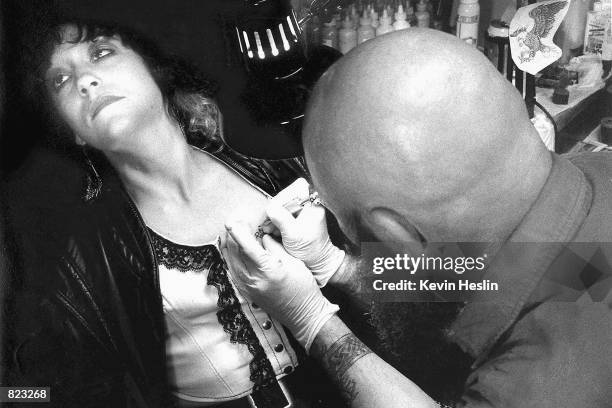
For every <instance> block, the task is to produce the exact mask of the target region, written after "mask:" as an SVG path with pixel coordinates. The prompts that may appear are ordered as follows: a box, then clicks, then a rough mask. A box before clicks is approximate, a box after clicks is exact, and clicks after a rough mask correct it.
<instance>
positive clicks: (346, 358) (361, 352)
mask: <svg viewBox="0 0 612 408" xmlns="http://www.w3.org/2000/svg"><path fill="white" fill-rule="evenodd" d="M370 353H372V350H370V349H369V348H368V347H367V346H366V345H365V344H363V343H362V342H361V341H360V340H359V339H358V338H357V337H356V336H355V335H354V334H353V333H348V334H345V335H344V336H342V337H340V338H339V339H338V340H337V341H336V342H334V344H332V345H331V346H329V347H327V348H326V347H325V346H322V347H321V346H317V347H315V345H314V344H313V348H312V349H311V354H312V355H313V356H315V357H317V358H319V359H320V360H321V362H322V364H323V368H324V369H325V370H326V371H327V372H328V373H329V375H330V376H331V377H332V379H333V380H334V381H335V382H336V383H337V384H338V385H339V387H340V391H341V392H342V395H343V396H344V398H346V400H347V401H348V402H349V403H351V402H352V401H354V400H355V398H356V397H357V395H358V391H357V389H356V388H357V384H356V383H355V380H353V379H351V378H350V376H348V375H347V371H348V369H349V368H351V367H352V366H353V365H354V364H355V363H356V362H357V360H359V359H360V358H361V357H363V356H365V355H368V354H370Z"/></svg>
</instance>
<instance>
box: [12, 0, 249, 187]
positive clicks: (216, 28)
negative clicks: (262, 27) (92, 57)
mask: <svg viewBox="0 0 612 408" xmlns="http://www.w3.org/2000/svg"><path fill="white" fill-rule="evenodd" d="M241 5H242V1H240V0H174V1H158V0H154V1H150V0H149V1H147V0H127V1H126V0H104V1H86V0H4V1H0V12H1V15H2V21H3V23H4V24H3V25H4V35H3V36H2V39H3V41H2V45H1V47H0V52H1V56H0V61H3V64H0V69H1V68H2V65H4V67H3V68H4V69H2V70H1V72H2V73H3V74H4V75H3V76H4V83H3V84H2V76H0V95H2V96H3V98H2V105H3V106H4V113H3V114H2V110H1V109H0V120H1V121H2V124H1V133H0V135H1V139H0V152H1V154H0V163H1V165H0V167H1V168H0V174H4V175H5V176H6V175H7V174H9V173H11V172H13V171H14V170H15V169H17V168H18V167H19V166H20V165H21V164H22V163H23V162H24V160H25V158H26V156H27V154H28V153H29V152H30V151H31V149H32V148H33V147H34V146H36V145H38V144H41V143H43V144H44V143H45V131H46V130H45V124H44V123H41V118H40V115H39V114H38V113H37V112H36V111H35V108H34V107H33V105H32V103H31V102H30V101H29V100H28V96H27V91H26V89H25V88H26V86H25V84H26V73H27V62H26V60H25V56H26V55H27V54H28V53H29V52H36V50H35V49H34V50H33V49H32V46H33V44H35V43H36V41H35V39H36V36H37V34H38V33H39V32H40V27H42V26H43V25H44V24H45V23H46V22H47V21H49V20H50V19H52V18H55V17H57V16H63V17H67V18H77V19H92V20H96V21H104V22H114V23H118V24H120V25H123V26H126V27H130V28H132V29H135V30H136V31H139V32H141V33H142V34H144V35H146V36H147V37H149V38H151V39H152V40H154V41H155V42H156V43H157V44H158V45H159V46H160V47H161V48H162V50H163V51H164V52H166V53H167V54H176V55H179V56H181V57H183V58H186V59H188V60H190V61H192V62H195V63H196V64H197V65H198V66H199V67H200V69H201V70H202V71H204V72H205V73H206V74H208V75H209V76H210V77H211V78H213V79H215V80H217V81H219V82H221V86H223V85H222V83H223V82H224V81H225V82H227V81H233V80H235V77H232V75H230V74H231V72H229V74H228V71H231V70H232V69H234V70H235V69H237V67H236V64H237V58H238V57H237V54H236V53H235V51H236V50H234V49H233V48H232V47H231V45H228V38H227V36H226V35H225V34H224V32H223V30H222V29H221V24H220V19H222V18H225V17H223V16H228V15H230V16H231V15H233V13H235V11H236V10H238V9H239V8H240V6H241ZM3 88H4V89H3Z"/></svg>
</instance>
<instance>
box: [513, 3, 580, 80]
mask: <svg viewBox="0 0 612 408" xmlns="http://www.w3.org/2000/svg"><path fill="white" fill-rule="evenodd" d="M568 6H569V0H562V1H549V2H543V3H538V4H537V5H530V6H527V7H523V8H521V9H519V10H517V13H516V15H515V17H514V19H513V20H512V22H511V24H510V46H511V49H512V57H513V59H514V61H515V63H516V64H517V66H518V67H519V68H520V69H522V70H524V71H527V72H529V73H531V74H535V73H537V72H538V71H540V70H541V69H542V68H544V67H546V66H547V65H550V64H551V63H552V62H554V61H556V60H557V59H558V58H559V57H561V50H560V49H559V47H557V46H556V45H555V44H554V43H553V42H552V37H553V35H554V34H555V32H556V31H557V29H558V28H559V25H560V24H561V21H562V20H563V18H564V17H565V14H566V13H567V8H568Z"/></svg>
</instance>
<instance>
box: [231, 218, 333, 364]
mask: <svg viewBox="0 0 612 408" xmlns="http://www.w3.org/2000/svg"><path fill="white" fill-rule="evenodd" d="M226 228H227V230H228V233H229V235H230V236H231V238H232V239H228V248H229V250H230V251H232V250H233V251H241V253H242V254H243V255H244V256H243V257H241V260H242V262H243V263H244V265H243V267H240V266H239V265H232V264H231V263H232V262H237V261H236V259H240V257H227V258H228V262H230V271H231V272H230V273H231V277H232V280H233V282H234V284H235V285H236V286H237V287H238V289H239V290H240V291H241V293H243V294H245V295H246V297H247V298H249V299H250V300H252V301H254V302H255V303H257V304H259V305H260V306H261V307H262V308H263V309H264V310H265V311H266V312H268V313H269V314H271V315H272V316H273V317H275V318H276V319H277V320H278V321H280V322H281V323H282V324H283V325H284V326H286V327H287V328H288V329H289V330H290V331H291V333H293V335H294V336H295V338H296V340H297V341H298V342H299V343H300V344H301V345H302V346H303V347H304V348H305V349H306V351H307V352H308V351H309V350H310V346H311V345H312V342H313V340H314V339H315V337H316V335H317V333H318V332H319V330H320V329H321V327H323V325H324V324H325V323H326V322H327V321H328V320H329V319H330V318H331V317H332V316H333V315H334V314H335V313H336V312H337V311H338V310H339V309H338V306H337V305H335V304H332V303H330V302H329V300H327V299H326V298H325V297H324V296H323V294H322V293H321V290H320V289H319V287H318V286H317V283H316V281H315V279H314V277H313V275H312V273H311V272H310V271H309V270H308V269H307V268H306V266H305V265H304V263H303V262H302V261H300V260H298V259H296V258H294V257H292V256H291V255H289V254H288V253H287V252H286V251H285V250H284V249H283V246H282V245H281V244H279V243H278V242H276V241H275V240H274V239H273V238H272V237H270V236H269V235H264V236H263V238H262V244H263V247H262V245H261V244H260V243H259V242H258V241H257V240H256V239H255V237H254V236H253V234H252V232H251V229H250V228H249V227H248V226H247V225H246V224H245V223H243V222H240V221H234V222H231V223H228V225H226Z"/></svg>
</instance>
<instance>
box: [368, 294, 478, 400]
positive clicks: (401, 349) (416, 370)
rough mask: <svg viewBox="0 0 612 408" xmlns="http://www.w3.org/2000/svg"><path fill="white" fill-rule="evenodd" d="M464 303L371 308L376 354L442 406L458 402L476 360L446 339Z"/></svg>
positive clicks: (382, 305) (411, 304)
mask: <svg viewBox="0 0 612 408" xmlns="http://www.w3.org/2000/svg"><path fill="white" fill-rule="evenodd" d="M462 306H463V304H461V303H441V302H437V303H433V302H431V303H430V302H422V303H380V302H376V303H374V304H372V306H371V316H370V321H371V323H372V325H373V326H374V328H375V330H376V334H377V336H378V344H371V345H370V346H373V348H374V349H375V351H376V352H377V353H378V354H379V355H381V357H383V358H384V359H385V360H386V361H387V362H388V363H390V364H391V365H393V366H394V367H395V368H396V369H397V370H398V371H400V372H401V373H402V374H403V375H405V376H406V377H408V378H409V379H410V380H412V381H413V382H415V383H416V384H417V385H418V386H419V387H421V388H422V389H423V391H425V392H426V393H427V394H428V395H430V396H431V397H432V398H434V399H436V400H438V401H439V402H446V403H451V402H456V401H458V400H459V397H460V396H461V394H462V391H463V387H464V384H465V380H466V379H467V375H468V373H469V369H470V365H471V364H472V362H473V359H472V358H471V357H470V356H469V355H468V354H467V353H465V352H463V351H462V350H461V349H460V348H459V347H458V346H457V345H456V344H454V343H451V342H450V341H449V340H448V338H447V335H446V331H447V330H448V328H449V326H450V324H451V323H452V322H453V321H454V320H455V318H456V317H457V315H458V313H459V311H460V309H461V307H462Z"/></svg>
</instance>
